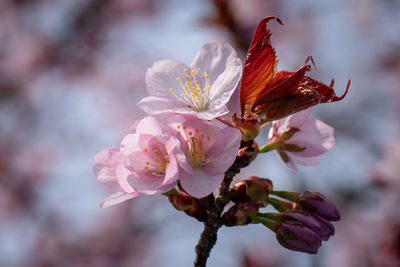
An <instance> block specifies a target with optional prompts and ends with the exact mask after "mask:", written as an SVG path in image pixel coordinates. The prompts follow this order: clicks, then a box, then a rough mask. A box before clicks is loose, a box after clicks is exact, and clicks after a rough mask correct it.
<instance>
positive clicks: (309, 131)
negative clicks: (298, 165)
mask: <svg viewBox="0 0 400 267" xmlns="http://www.w3.org/2000/svg"><path fill="white" fill-rule="evenodd" d="M333 134H334V129H333V128H332V127H331V126H329V125H327V124H325V123H323V122H322V121H320V120H317V119H313V118H308V119H307V120H306V121H305V123H304V124H303V126H302V127H301V130H300V131H299V132H296V133H295V134H294V135H293V137H292V138H291V139H289V140H288V141H287V142H288V143H294V144H296V145H298V146H300V147H305V148H306V149H305V150H303V151H301V152H294V153H295V154H296V155H298V156H303V157H313V156H318V155H321V154H323V153H324V152H326V151H327V150H329V149H331V148H332V147H333V146H334V144H335V138H334V137H333Z"/></svg>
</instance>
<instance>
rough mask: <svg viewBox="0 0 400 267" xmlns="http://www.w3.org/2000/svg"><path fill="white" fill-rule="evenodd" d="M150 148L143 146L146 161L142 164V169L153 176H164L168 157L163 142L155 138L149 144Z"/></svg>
mask: <svg viewBox="0 0 400 267" xmlns="http://www.w3.org/2000/svg"><path fill="white" fill-rule="evenodd" d="M150 146H151V148H150V149H149V148H147V147H146V148H145V149H144V152H146V153H148V161H146V163H145V165H144V170H145V171H146V172H149V173H151V175H155V176H165V172H166V169H167V165H168V164H169V157H168V154H167V150H166V148H165V144H164V143H161V142H160V141H159V140H157V139H156V140H155V142H154V143H153V144H151V145H150Z"/></svg>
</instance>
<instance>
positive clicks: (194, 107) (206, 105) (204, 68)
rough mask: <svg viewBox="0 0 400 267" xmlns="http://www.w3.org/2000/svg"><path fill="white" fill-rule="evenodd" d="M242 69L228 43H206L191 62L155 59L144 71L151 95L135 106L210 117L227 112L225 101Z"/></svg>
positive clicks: (156, 111)
mask: <svg viewBox="0 0 400 267" xmlns="http://www.w3.org/2000/svg"><path fill="white" fill-rule="evenodd" d="M241 69H242V63H241V61H240V59H239V58H237V55H236V52H235V50H234V49H233V48H232V47H231V46H230V45H229V44H223V43H221V42H217V41H215V42H210V43H206V44H205V45H203V46H202V47H201V48H200V51H199V53H198V54H197V56H196V57H195V59H194V60H193V62H192V64H191V65H190V66H187V65H185V64H184V63H181V62H178V61H173V60H162V61H158V62H155V63H154V64H153V66H152V67H151V68H150V69H148V70H147V73H146V85H147V92H148V93H149V95H150V96H149V97H146V98H144V99H142V100H141V101H140V102H139V103H138V106H139V107H140V108H141V109H142V110H143V111H145V112H147V113H148V114H165V113H182V114H192V115H196V116H197V117H199V118H201V119H207V120H211V119H213V118H216V117H219V116H221V115H224V114H226V113H227V112H228V108H227V107H226V104H227V103H228V101H229V99H230V97H231V95H232V94H233V92H234V91H235V88H236V86H237V84H238V82H239V79H240V76H241Z"/></svg>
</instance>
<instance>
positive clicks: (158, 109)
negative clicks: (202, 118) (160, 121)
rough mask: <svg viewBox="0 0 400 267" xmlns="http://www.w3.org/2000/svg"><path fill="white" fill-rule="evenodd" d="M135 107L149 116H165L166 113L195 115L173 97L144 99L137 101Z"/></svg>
mask: <svg viewBox="0 0 400 267" xmlns="http://www.w3.org/2000/svg"><path fill="white" fill-rule="evenodd" d="M137 106H138V107H139V108H140V109H141V110H143V111H144V112H146V113H147V114H151V115H158V114H166V113H182V114H194V115H195V114H197V112H195V111H194V110H193V109H192V108H190V107H188V106H186V105H185V104H184V103H183V102H181V101H179V100H178V99H176V98H175V97H170V96H164V97H156V96H150V97H145V98H143V99H142V100H140V101H139V103H138V104H137Z"/></svg>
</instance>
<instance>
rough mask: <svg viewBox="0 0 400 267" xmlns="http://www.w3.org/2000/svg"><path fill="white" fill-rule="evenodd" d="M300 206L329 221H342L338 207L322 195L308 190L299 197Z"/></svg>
mask: <svg viewBox="0 0 400 267" xmlns="http://www.w3.org/2000/svg"><path fill="white" fill-rule="evenodd" d="M299 204H300V206H301V207H302V208H303V209H305V210H307V211H310V212H312V213H315V214H317V215H319V216H321V217H322V218H325V219H327V220H328V221H338V220H340V214H339V211H338V210H337V208H336V206H335V205H334V204H333V203H332V202H330V201H329V200H328V199H327V198H326V197H325V196H324V195H322V194H321V193H318V192H315V191H311V190H306V191H304V192H303V193H301V194H300V196H299Z"/></svg>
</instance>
